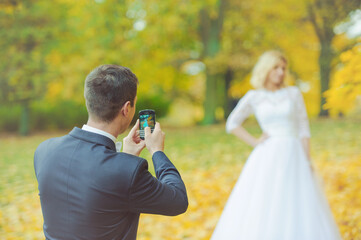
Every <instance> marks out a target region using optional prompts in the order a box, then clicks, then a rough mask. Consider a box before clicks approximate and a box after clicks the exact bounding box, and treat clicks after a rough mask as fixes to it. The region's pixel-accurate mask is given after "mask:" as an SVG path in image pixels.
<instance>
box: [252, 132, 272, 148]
mask: <svg viewBox="0 0 361 240" xmlns="http://www.w3.org/2000/svg"><path fill="white" fill-rule="evenodd" d="M268 138H269V135H268V134H267V133H265V132H264V133H262V135H261V136H260V137H259V138H258V139H257V141H256V145H255V146H254V147H256V146H257V145H258V144H260V143H263V142H264V141H266V140H267V139H268Z"/></svg>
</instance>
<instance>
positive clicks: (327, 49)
mask: <svg viewBox="0 0 361 240" xmlns="http://www.w3.org/2000/svg"><path fill="white" fill-rule="evenodd" d="M332 57H333V53H332V47H331V41H323V42H321V52H320V57H319V66H320V80H321V91H320V113H319V117H328V116H329V112H328V110H327V109H324V108H323V106H324V104H325V103H326V98H325V96H324V93H325V91H327V90H328V89H329V83H330V73H331V61H332Z"/></svg>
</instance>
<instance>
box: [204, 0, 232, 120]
mask: <svg viewBox="0 0 361 240" xmlns="http://www.w3.org/2000/svg"><path fill="white" fill-rule="evenodd" d="M225 3H226V0H218V1H217V6H218V17H217V18H214V19H212V18H211V17H210V15H209V12H208V10H207V9H202V10H201V12H200V30H199V34H200V37H201V40H202V43H203V46H204V50H203V54H202V55H203V58H206V59H212V58H214V57H215V56H216V55H217V54H218V52H219V51H220V49H221V31H222V28H223V20H224V11H225ZM220 80H221V78H220V74H219V73H216V72H215V71H212V69H210V67H209V66H206V93H205V99H204V104H203V106H204V118H203V121H202V123H203V124H212V123H215V122H216V114H215V112H216V109H217V107H218V106H219V105H220V104H219V100H220V99H221V98H220V95H219V93H220V92H222V94H223V92H224V90H222V86H223V88H224V84H220V83H219V81H220ZM221 106H222V101H221Z"/></svg>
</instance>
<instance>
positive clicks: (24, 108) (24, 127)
mask: <svg viewBox="0 0 361 240" xmlns="http://www.w3.org/2000/svg"><path fill="white" fill-rule="evenodd" d="M29 112H30V107H29V101H28V100H25V101H23V102H22V103H21V116H20V129H19V133H20V135H22V136H27V135H28V134H29Z"/></svg>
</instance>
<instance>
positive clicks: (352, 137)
mask: <svg viewBox="0 0 361 240" xmlns="http://www.w3.org/2000/svg"><path fill="white" fill-rule="evenodd" d="M245 126H246V128H247V129H248V130H249V131H250V132H251V133H252V134H254V135H256V136H257V135H260V134H261V131H260V130H259V128H258V126H257V125H256V123H255V122H253V121H248V122H247V123H246V125H245ZM163 130H164V131H165V132H166V147H165V152H166V153H167V155H168V156H169V158H170V159H171V160H172V161H173V162H174V164H175V165H176V166H177V167H178V169H179V170H180V172H181V174H182V177H183V179H184V181H185V183H186V186H187V190H188V193H189V199H190V207H189V210H188V212H187V213H186V214H183V215H181V216H177V217H174V218H169V217H163V216H151V215H144V216H143V217H142V218H141V221H140V227H139V239H208V238H209V237H210V235H211V233H212V231H213V228H214V227H215V224H216V223H217V220H218V218H219V216H220V213H221V211H222V209H223V206H224V204H225V201H226V200H227V198H228V196H229V193H230V191H231V190H232V188H233V185H234V183H235V181H236V179H237V178H238V176H239V173H240V171H241V169H242V166H243V163H244V162H245V161H246V159H247V157H248V155H249V153H250V152H251V151H252V148H251V147H249V146H247V145H246V144H244V143H243V142H241V141H239V140H238V139H237V138H236V137H234V136H232V135H228V134H226V133H225V131H224V124H219V125H213V126H196V127H188V128H166V129H163ZM360 132H361V124H360V122H359V121H358V120H352V119H346V120H330V119H323V120H313V121H311V134H312V140H311V155H312V158H313V160H314V162H315V164H316V169H317V171H318V172H319V173H320V175H321V176H322V178H323V179H324V181H325V190H326V193H327V197H328V199H329V202H330V204H331V207H332V210H333V213H334V215H335V218H336V220H337V223H338V225H339V227H340V230H341V232H342V235H343V237H344V239H350V240H351V239H360V238H358V237H357V235H359V234H360V235H361V225H360V223H361V210H360V207H361V204H360V201H359V199H361V196H360V193H359V192H361V187H360V185H361V183H360V182H361V181H360V180H361V175H360V172H361V165H360V161H361V148H360V143H361V134H360ZM63 134H65V133H64V132H54V133H38V134H34V135H32V136H29V137H18V136H14V135H4V134H3V135H0V180H1V181H0V236H1V238H2V239H43V238H44V237H43V234H42V216H41V210H40V204H39V199H38V196H37V183H36V179H35V174H34V170H33V154H34V150H35V149H36V147H37V145H38V144H39V143H40V142H42V141H44V140H45V139H47V138H50V137H55V136H61V135H63ZM123 137H124V136H123ZM119 139H121V137H120V138H119ZM141 156H142V157H145V158H146V159H148V160H150V156H149V154H148V153H146V151H144V152H143V153H142V155H141ZM150 170H151V171H153V166H152V164H150Z"/></svg>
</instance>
